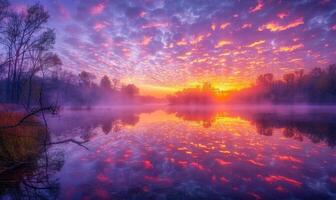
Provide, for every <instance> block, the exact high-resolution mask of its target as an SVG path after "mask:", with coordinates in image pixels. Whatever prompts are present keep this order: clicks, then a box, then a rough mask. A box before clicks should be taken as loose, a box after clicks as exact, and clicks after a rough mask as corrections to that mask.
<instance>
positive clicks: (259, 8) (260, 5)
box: [250, 0, 264, 13]
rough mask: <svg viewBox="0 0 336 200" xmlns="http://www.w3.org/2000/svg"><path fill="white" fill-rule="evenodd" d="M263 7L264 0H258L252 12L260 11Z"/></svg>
mask: <svg viewBox="0 0 336 200" xmlns="http://www.w3.org/2000/svg"><path fill="white" fill-rule="evenodd" d="M263 7H264V3H263V1H261V0H258V3H257V5H256V6H255V7H253V8H251V9H250V13H254V12H257V11H260V10H261V9H262V8H263Z"/></svg>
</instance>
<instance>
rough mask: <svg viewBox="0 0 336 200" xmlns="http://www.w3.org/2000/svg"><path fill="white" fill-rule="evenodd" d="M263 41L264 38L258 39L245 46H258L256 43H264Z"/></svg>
mask: <svg viewBox="0 0 336 200" xmlns="http://www.w3.org/2000/svg"><path fill="white" fill-rule="evenodd" d="M264 43H265V40H259V41H255V42H253V43H251V44H249V45H247V47H250V48H252V47H255V46H258V45H261V44H264Z"/></svg>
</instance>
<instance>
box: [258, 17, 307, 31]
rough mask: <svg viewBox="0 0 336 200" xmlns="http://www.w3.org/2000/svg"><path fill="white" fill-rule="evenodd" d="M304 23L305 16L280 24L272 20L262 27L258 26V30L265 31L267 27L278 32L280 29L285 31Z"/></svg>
mask: <svg viewBox="0 0 336 200" xmlns="http://www.w3.org/2000/svg"><path fill="white" fill-rule="evenodd" d="M302 24H304V21H303V18H299V19H296V20H294V21H292V22H291V23H289V24H286V25H280V24H279V23H277V22H270V23H267V24H265V25H262V26H261V27H259V28H258V30H259V31H264V30H265V29H267V30H269V31H271V32H278V31H284V30H287V29H290V28H294V27H297V26H300V25H302Z"/></svg>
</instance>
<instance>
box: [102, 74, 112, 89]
mask: <svg viewBox="0 0 336 200" xmlns="http://www.w3.org/2000/svg"><path fill="white" fill-rule="evenodd" d="M100 87H101V88H103V89H105V90H111V89H112V86H111V80H110V78H109V77H108V76H106V75H105V76H103V77H102V79H101V81H100Z"/></svg>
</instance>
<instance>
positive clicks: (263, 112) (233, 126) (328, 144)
mask: <svg viewBox="0 0 336 200" xmlns="http://www.w3.org/2000/svg"><path fill="white" fill-rule="evenodd" d="M335 119H336V112H335V110H334V108H328V107H317V106H316V107H307V106H299V107H285V106H284V107H281V106H279V107H276V106H274V107H271V108H269V107H203V108H199V107H160V106H157V107H149V106H148V107H145V106H144V107H141V108H138V107H126V108H96V109H92V110H87V111H85V110H84V111H71V110H63V111H62V112H61V113H60V114H59V115H57V116H48V128H49V134H50V140H51V141H62V140H66V139H69V138H71V139H74V140H76V141H85V143H83V144H81V145H83V146H81V145H78V144H76V143H73V142H67V143H61V144H55V145H50V146H49V148H48V149H47V150H46V152H45V153H44V154H41V155H43V156H41V158H43V159H44V160H47V162H46V161H44V162H43V163H44V164H42V165H41V166H42V167H41V168H43V169H44V168H46V167H50V168H51V169H50V170H43V171H45V176H43V178H44V179H46V180H44V179H43V180H44V181H43V184H42V182H41V179H42V178H41V177H40V178H39V179H37V178H36V177H35V178H27V177H33V175H32V174H34V175H35V174H36V171H40V170H38V169H37V168H36V166H35V168H34V167H33V169H30V170H29V173H23V175H21V176H20V179H19V181H17V184H16V185H11V186H7V185H6V187H4V186H3V187H2V189H1V191H0V195H2V196H0V197H2V198H8V199H9V198H10V197H13V195H17V196H23V195H28V196H29V194H28V193H29V192H36V193H34V196H35V195H40V196H41V197H42V196H43V197H45V198H50V199H52V198H57V199H172V200H176V199H335V198H336V151H335V145H336V120H335ZM55 160H56V161H55ZM53 161H55V164H54V165H52V163H53ZM39 162H41V161H39ZM46 163H47V164H46ZM13 173H14V174H16V173H18V172H13ZM16 177H17V176H16ZM0 178H1V177H0ZM7 180H8V178H7ZM25 180H26V184H24V183H23V184H22V182H24V181H25ZM27 180H29V181H30V182H29V181H27ZM36 180H39V181H36ZM34 184H36V185H34ZM49 184H50V185H49ZM22 185H23V186H22ZM26 186H27V187H28V188H29V186H31V187H30V189H28V190H27V189H25V187H26ZM47 186H48V187H47ZM13 188H14V189H13Z"/></svg>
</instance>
